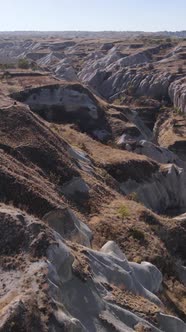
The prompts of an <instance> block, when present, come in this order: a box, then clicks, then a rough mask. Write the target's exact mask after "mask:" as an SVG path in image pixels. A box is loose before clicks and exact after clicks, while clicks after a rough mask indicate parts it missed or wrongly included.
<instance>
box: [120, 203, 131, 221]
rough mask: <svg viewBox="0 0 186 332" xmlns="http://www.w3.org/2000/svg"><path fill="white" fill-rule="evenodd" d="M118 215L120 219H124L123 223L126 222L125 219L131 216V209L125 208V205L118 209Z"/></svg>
mask: <svg viewBox="0 0 186 332" xmlns="http://www.w3.org/2000/svg"><path fill="white" fill-rule="evenodd" d="M117 212H118V215H119V217H120V218H121V219H122V221H123V220H124V218H126V217H128V216H129V215H130V212H129V209H128V207H127V206H125V205H124V204H122V205H121V206H120V207H119V208H118V211H117Z"/></svg>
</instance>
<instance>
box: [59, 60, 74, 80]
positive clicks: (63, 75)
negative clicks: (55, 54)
mask: <svg viewBox="0 0 186 332" xmlns="http://www.w3.org/2000/svg"><path fill="white" fill-rule="evenodd" d="M54 73H55V76H56V77H58V78H60V79H62V80H67V81H78V77H77V75H76V72H75V70H74V68H73V67H72V65H71V64H70V62H69V61H68V59H63V60H61V61H60V62H59V63H58V65H57V66H55V69H54Z"/></svg>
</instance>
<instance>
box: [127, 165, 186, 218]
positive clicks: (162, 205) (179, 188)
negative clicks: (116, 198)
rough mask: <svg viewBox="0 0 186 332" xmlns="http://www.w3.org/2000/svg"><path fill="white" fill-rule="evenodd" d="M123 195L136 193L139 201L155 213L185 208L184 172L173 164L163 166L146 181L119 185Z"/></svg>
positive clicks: (185, 180) (130, 180)
mask: <svg viewBox="0 0 186 332" xmlns="http://www.w3.org/2000/svg"><path fill="white" fill-rule="evenodd" d="M120 188H121V190H122V192H123V193H125V194H130V193H131V192H136V193H137V196H138V198H139V201H140V202H142V203H143V204H144V205H145V206H146V207H148V208H150V209H152V210H153V211H156V212H163V211H166V209H168V208H180V209H184V208H185V207H186V177H185V171H184V169H182V168H179V167H177V166H175V165H173V164H170V165H165V166H164V170H163V171H162V170H160V171H158V172H156V173H154V174H153V175H152V177H151V178H150V179H149V180H148V182H147V181H142V182H136V181H134V180H132V179H129V180H127V181H126V182H123V183H121V184H120Z"/></svg>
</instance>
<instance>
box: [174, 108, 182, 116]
mask: <svg viewBox="0 0 186 332" xmlns="http://www.w3.org/2000/svg"><path fill="white" fill-rule="evenodd" d="M174 113H175V114H177V115H181V114H182V111H181V109H180V108H179V107H174Z"/></svg>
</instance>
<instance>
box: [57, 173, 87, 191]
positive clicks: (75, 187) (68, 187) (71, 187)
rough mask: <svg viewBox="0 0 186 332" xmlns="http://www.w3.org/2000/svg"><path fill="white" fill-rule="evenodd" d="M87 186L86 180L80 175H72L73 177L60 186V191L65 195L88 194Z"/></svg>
mask: <svg viewBox="0 0 186 332" xmlns="http://www.w3.org/2000/svg"><path fill="white" fill-rule="evenodd" d="M89 189H90V188H89V186H88V185H87V184H86V182H85V181H84V180H83V179H82V178H80V177H73V179H72V180H71V181H69V182H67V183H65V184H64V185H63V186H62V187H61V192H62V193H64V194H65V195H69V196H73V195H75V194H78V193H79V194H85V195H86V196H88V194H89Z"/></svg>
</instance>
